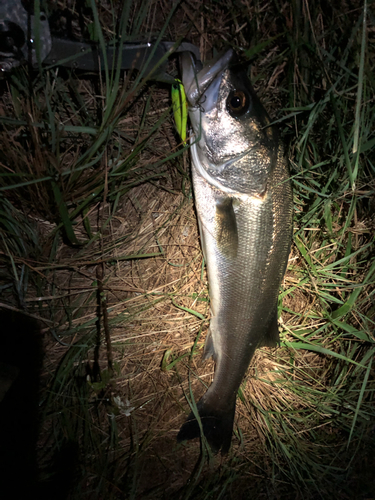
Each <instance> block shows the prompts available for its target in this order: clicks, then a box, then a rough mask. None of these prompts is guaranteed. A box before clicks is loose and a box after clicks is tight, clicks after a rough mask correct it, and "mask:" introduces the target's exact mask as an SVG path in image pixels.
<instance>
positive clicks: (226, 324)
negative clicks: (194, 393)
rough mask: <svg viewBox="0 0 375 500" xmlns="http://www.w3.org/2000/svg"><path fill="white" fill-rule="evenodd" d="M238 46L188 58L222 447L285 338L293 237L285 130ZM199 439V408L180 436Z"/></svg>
mask: <svg viewBox="0 0 375 500" xmlns="http://www.w3.org/2000/svg"><path fill="white" fill-rule="evenodd" d="M234 59H235V56H234V54H233V51H232V50H229V51H227V52H226V53H225V54H224V55H222V56H221V57H219V58H218V59H217V60H216V61H214V62H212V63H210V64H208V65H206V66H204V67H203V68H202V67H201V68H197V67H196V65H195V64H194V60H193V59H192V56H191V55H190V54H184V55H183V59H182V70H183V74H182V78H183V84H184V87H185V91H186V96H187V100H188V105H189V117H190V121H191V125H192V128H193V133H194V134H193V137H192V140H191V155H192V172H193V185H194V195H195V205H196V210H197V214H198V223H199V232H200V237H201V244H202V250H203V255H204V258H205V261H206V265H207V273H208V283H209V294H210V308H211V321H210V328H209V333H208V337H207V340H206V345H205V357H210V356H211V355H212V356H213V358H214V360H215V363H216V366H215V374H214V380H213V383H212V384H211V386H210V387H209V389H208V390H207V392H206V393H205V394H204V396H203V397H202V398H201V399H200V401H199V402H198V404H197V408H198V411H199V416H200V419H201V423H202V428H203V432H204V435H205V437H206V439H207V441H208V443H209V444H210V446H211V448H212V450H213V451H214V452H218V451H219V450H221V452H222V453H227V452H228V450H229V447H230V443H231V438H232V430H233V421H234V414H235V408H236V396H237V391H238V388H239V386H240V384H241V382H242V379H243V377H244V375H245V372H246V370H247V368H248V366H249V363H250V360H251V357H252V356H253V354H254V351H255V349H256V348H257V347H259V346H264V345H266V346H274V345H276V344H277V342H278V340H279V334H278V324H277V301H278V293H279V287H280V284H281V281H282V279H283V276H284V273H285V269H286V265H287V261H288V255H289V252H290V245H291V238H292V217H293V208H292V190H291V185H290V181H289V172H288V166H287V162H286V160H285V158H284V153H283V148H282V146H281V145H280V143H279V139H278V136H277V131H276V130H275V128H274V127H272V126H269V124H270V120H269V118H268V115H267V113H266V111H265V110H264V108H263V107H262V105H261V103H260V101H259V100H258V98H257V96H256V94H255V92H254V90H253V88H252V86H251V84H250V81H249V80H248V78H247V76H246V73H245V72H244V71H243V70H241V69H240V68H238V67H236V66H235V64H234ZM199 436H200V427H199V424H198V422H197V420H196V419H195V417H194V415H193V413H191V414H190V415H189V417H188V419H187V421H186V422H185V423H184V424H183V426H182V427H181V430H180V432H179V434H178V436H177V439H178V441H183V440H186V439H192V438H195V437H199Z"/></svg>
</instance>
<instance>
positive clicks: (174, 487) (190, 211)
mask: <svg viewBox="0 0 375 500" xmlns="http://www.w3.org/2000/svg"><path fill="white" fill-rule="evenodd" d="M66 7H67V8H68V9H69V14H67V11H66V10H64V9H65V8H66ZM75 8H76V10H73V9H72V8H71V7H70V4H69V3H66V5H65V2H64V1H61V2H50V3H49V4H48V5H47V12H48V15H51V16H52V18H57V17H59V18H60V21H59V22H60V24H61V16H56V15H53V14H56V12H58V13H59V14H61V13H63V20H64V19H65V21H66V25H70V24H71V26H72V34H74V35H75V36H76V37H78V36H81V37H84V38H86V39H88V38H91V39H94V40H97V41H98V43H99V44H101V45H102V46H104V45H105V44H106V43H108V42H109V41H111V40H120V39H121V40H122V41H134V40H139V39H140V38H143V39H144V37H146V36H150V37H152V38H153V39H154V40H156V43H157V42H158V40H162V39H168V40H179V39H181V38H182V37H187V38H188V39H189V41H191V42H193V43H195V44H196V45H197V46H198V47H199V48H200V50H201V54H202V57H203V58H206V59H208V58H210V57H211V56H212V54H213V53H215V52H217V51H220V50H222V49H224V48H226V47H228V46H232V47H233V48H234V49H235V50H236V51H237V52H238V53H239V55H240V57H241V58H242V59H243V60H244V62H247V63H249V64H250V66H249V68H250V69H249V71H250V76H251V80H252V82H253V84H254V86H255V88H256V91H257V92H258V95H259V96H260V98H261V100H262V102H263V103H264V105H265V107H266V109H267V110H268V112H269V114H270V115H271V117H272V119H273V121H274V122H275V123H277V124H278V126H279V129H280V132H281V135H282V137H283V139H284V142H285V144H286V146H287V147H286V150H287V154H288V157H289V159H290V164H291V178H292V181H293V187H294V204H295V232H294V244H293V248H292V252H291V255H290V259H289V265H288V270H287V273H286V276H285V280H284V284H283V287H282V290H281V293H280V302H279V315H280V326H281V333H280V335H281V345H280V347H279V348H277V349H273V350H271V349H261V350H259V351H257V354H256V355H255V357H254V359H253V361H252V363H251V366H250V368H249V371H248V374H247V377H246V380H245V381H244V383H243V385H242V386H241V389H240V391H239V399H238V404H237V413H236V424H235V430H234V431H235V432H234V436H233V443H232V448H231V450H230V453H229V455H228V457H221V456H212V455H211V454H210V453H209V452H208V451H207V450H205V448H204V447H202V448H201V447H200V446H199V444H198V443H197V442H189V443H183V444H177V443H176V435H177V432H178V430H179V427H180V425H181V424H182V422H183V421H184V419H185V417H186V414H187V413H188V412H189V405H188V402H187V399H188V400H189V401H190V400H191V398H192V395H193V394H194V395H195V397H196V398H197V397H198V396H199V395H200V394H202V393H203V392H204V391H205V387H206V386H207V385H209V383H210V381H211V379H212V375H213V370H214V366H213V364H212V362H205V363H203V361H202V359H201V352H202V349H203V345H204V338H205V335H206V332H207V327H208V321H209V296H208V290H207V278H206V272H205V268H204V263H203V262H202V255H201V249H200V244H199V237H198V230H197V224H196V217H195V212H194V208H193V199H192V190H191V181H190V170H189V162H190V160H189V151H188V149H189V147H188V146H183V144H181V141H180V139H179V138H178V136H177V134H176V133H175V128H174V124H173V113H172V110H171V98H170V86H168V85H167V84H163V83H160V82H159V83H158V82H153V81H151V80H150V79H149V78H148V75H145V74H142V72H141V73H139V74H134V73H133V72H125V73H124V72H121V71H120V70H119V68H118V67H117V66H116V67H114V68H112V67H108V64H107V62H106V61H104V63H105V66H106V68H105V71H103V72H102V73H101V74H100V75H92V74H84V73H80V74H76V73H75V72H74V71H68V70H66V69H63V68H61V67H58V66H52V67H47V68H39V69H38V70H35V71H32V70H30V69H29V68H28V67H27V66H24V67H21V68H18V69H17V70H16V71H14V72H13V73H12V74H11V75H10V76H9V78H7V79H6V80H3V81H2V82H1V83H0V85H1V92H2V103H1V106H0V136H1V142H2V150H1V152H0V211H1V215H0V276H1V282H0V287H1V299H0V302H1V303H0V306H1V307H2V308H6V309H15V310H17V311H21V312H24V313H26V314H27V315H29V316H31V317H33V318H34V319H38V321H39V324H40V326H41V329H42V333H43V339H44V346H45V347H44V349H45V355H44V368H43V372H42V390H41V394H40V435H39V444H38V465H39V471H40V473H39V478H38V481H39V486H40V488H41V490H45V491H47V490H48V489H49V490H48V491H59V494H60V495H61V498H71V499H76V498H77V499H78V498H80V499H84V498H90V499H94V498H98V499H101V498H105V499H115V498H129V499H136V498H142V499H148V498H153V499H155V498H160V499H161V498H168V499H169V498H176V499H177V498H178V499H188V498H190V499H193V498H194V499H202V500H203V499H227V498H232V499H241V498H250V497H251V498H270V499H277V498H283V499H288V498H290V499H295V498H304V499H306V498H307V499H308V498H312V499H315V498H328V497H334V498H339V497H340V498H366V495H367V497H368V496H372V495H373V486H374V483H373V481H374V480H373V470H374V466H375V462H374V456H375V455H374V453H375V435H374V424H373V421H374V417H375V404H374V389H375V377H374V365H373V358H374V352H375V337H374V331H375V305H374V303H375V302H374V295H375V287H374V283H375V259H374V256H375V252H374V230H375V180H374V174H375V155H374V151H375V139H374V135H373V131H374V129H375V124H374V121H375V101H374V91H375V81H374V76H373V75H374V70H375V68H374V61H375V58H374V53H375V45H374V42H375V40H374V34H375V28H374V16H373V11H372V10H371V8H370V6H369V5H368V4H367V3H366V1H357V0H353V1H352V2H346V1H345V0H337V1H334V2H331V3H328V4H327V2H323V1H319V0H317V1H315V2H314V1H310V2H308V1H302V0H296V1H294V2H284V3H280V2H278V0H274V1H273V2H266V1H264V0H259V1H256V2H247V1H243V2H238V1H236V2H230V1H228V0H218V1H214V0H208V1H207V2H204V3H202V2H200V1H198V0H189V1H186V2H180V3H174V2H167V1H163V0H149V1H139V2H138V1H137V0H134V1H133V2H131V1H130V0H128V1H126V2H118V3H116V2H111V3H107V2H97V3H95V2H94V0H90V1H88V2H87V3H86V4H83V2H78V3H77V6H76V7H75ZM58 9H59V11H58ZM70 16H71V19H68V18H69V17H70ZM60 24H58V25H57V24H56V25H55V26H53V28H54V29H55V30H56V31H57V30H59V29H61V25H60ZM169 73H170V74H172V75H174V76H177V75H178V65H177V57H171V59H170V62H169ZM2 335H12V331H9V332H3V333H2ZM26 345H28V344H27V343H26ZM23 347H24V346H23V345H19V349H20V352H21V351H22V349H23Z"/></svg>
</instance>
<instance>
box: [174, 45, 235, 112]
mask: <svg viewBox="0 0 375 500" xmlns="http://www.w3.org/2000/svg"><path fill="white" fill-rule="evenodd" d="M233 56H234V52H233V50H232V49H229V50H227V51H226V52H224V54H223V53H221V54H219V56H217V57H216V58H215V59H213V60H212V61H210V62H209V63H208V64H206V65H205V66H204V67H203V68H202V67H200V65H198V64H196V62H195V60H194V57H193V55H192V54H191V53H190V52H184V53H183V54H182V57H181V67H182V83H183V85H184V87H185V93H186V97H187V100H188V102H189V104H190V106H192V107H195V106H197V105H199V104H200V102H199V101H200V99H201V98H202V96H203V94H206V95H205V97H206V99H205V101H204V108H205V110H206V111H209V110H211V109H212V108H213V107H214V106H215V104H216V102H217V98H218V94H219V88H220V83H221V79H222V75H223V72H224V71H225V70H226V69H227V68H228V66H229V64H230V62H231V61H232V59H233ZM210 86H211V88H210V92H207V93H206V91H207V89H208V88H209V87H210ZM202 104H203V103H202Z"/></svg>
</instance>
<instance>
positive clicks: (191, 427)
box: [177, 397, 236, 454]
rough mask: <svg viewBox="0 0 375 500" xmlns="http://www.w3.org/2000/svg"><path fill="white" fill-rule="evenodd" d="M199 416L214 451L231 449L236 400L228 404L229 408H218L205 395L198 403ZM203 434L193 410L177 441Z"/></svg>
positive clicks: (226, 451)
mask: <svg viewBox="0 0 375 500" xmlns="http://www.w3.org/2000/svg"><path fill="white" fill-rule="evenodd" d="M197 409H198V413H199V418H200V420H201V423H202V429H203V434H204V436H205V438H206V439H207V442H208V444H209V445H210V447H211V449H212V451H213V452H214V453H218V452H219V451H220V450H221V453H222V454H226V453H228V451H229V448H230V444H231V441H232V431H233V422H234V414H235V411H236V400H235V399H234V402H233V403H232V404H229V405H228V406H227V409H225V410H222V409H217V408H215V405H214V404H210V403H209V402H208V401H207V400H206V398H205V397H203V398H202V399H201V400H200V401H199V402H198V404H197ZM200 436H201V430H200V427H199V424H198V421H197V419H196V418H195V416H194V413H193V412H191V413H190V415H189V416H188V418H187V420H186V422H185V423H184V424H183V425H182V427H181V429H180V432H179V433H178V435H177V441H178V442H181V441H186V440H187V439H194V438H197V437H200Z"/></svg>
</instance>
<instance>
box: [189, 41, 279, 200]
mask: <svg viewBox="0 0 375 500" xmlns="http://www.w3.org/2000/svg"><path fill="white" fill-rule="evenodd" d="M182 82H183V84H184V87H185V92H186V97H187V101H188V106H189V117H190V121H191V125H192V128H193V132H194V137H192V139H191V144H192V159H193V165H194V167H195V168H196V169H197V170H198V172H199V173H200V174H201V175H202V176H203V177H204V178H205V179H206V180H207V181H208V182H210V183H211V184H212V185H214V186H216V187H217V188H219V189H221V190H222V191H224V192H226V193H228V194H233V195H240V194H241V193H243V194H246V195H251V196H256V197H260V198H262V197H263V196H264V194H265V192H266V191H267V180H268V178H269V176H270V174H271V172H272V170H273V168H274V166H275V162H276V160H277V150H278V139H277V132H276V130H275V129H274V127H271V126H269V125H270V120H269V117H268V115H267V113H266V111H265V109H264V108H263V106H262V105H261V103H260V101H259V99H258V97H257V96H256V94H255V92H254V90H253V88H252V86H251V83H250V81H249V79H248V77H247V75H246V72H245V71H244V70H243V69H242V68H241V67H239V66H238V65H236V59H235V55H234V52H233V50H228V51H227V52H225V53H224V54H222V55H220V56H219V57H217V58H216V59H214V60H213V61H210V62H209V63H207V64H205V65H204V66H203V67H202V66H200V65H197V64H196V63H195V62H194V58H193V56H192V55H191V54H189V53H185V54H183V56H182Z"/></svg>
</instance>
